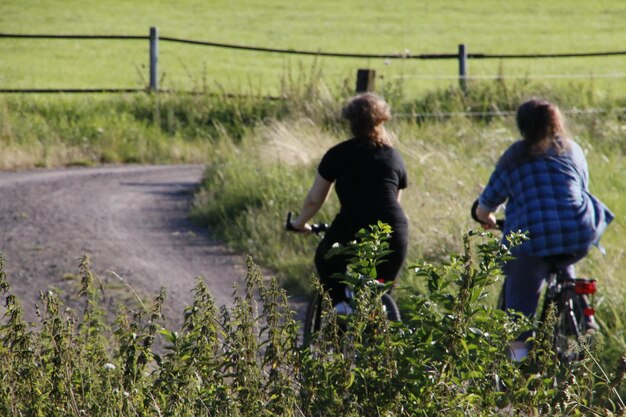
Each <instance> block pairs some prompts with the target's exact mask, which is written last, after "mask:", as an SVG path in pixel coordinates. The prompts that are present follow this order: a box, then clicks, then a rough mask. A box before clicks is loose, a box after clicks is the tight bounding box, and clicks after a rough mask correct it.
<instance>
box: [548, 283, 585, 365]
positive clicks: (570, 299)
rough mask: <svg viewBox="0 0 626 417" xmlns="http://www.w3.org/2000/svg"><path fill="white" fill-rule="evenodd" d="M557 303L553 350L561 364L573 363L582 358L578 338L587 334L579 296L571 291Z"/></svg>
mask: <svg viewBox="0 0 626 417" xmlns="http://www.w3.org/2000/svg"><path fill="white" fill-rule="evenodd" d="M561 297H562V298H561V300H559V303H558V316H557V322H556V328H555V331H554V350H555V352H556V354H557V356H558V358H559V359H560V360H561V361H562V362H566V363H568V362H574V361H577V360H580V359H582V358H583V356H584V352H583V350H582V349H581V348H580V338H581V336H584V335H585V334H586V333H587V330H589V329H588V327H587V321H586V319H585V314H584V308H585V307H584V303H583V300H582V299H581V295H579V294H576V292H575V291H574V290H573V289H567V290H565V291H564V292H563V294H562V296H561Z"/></svg>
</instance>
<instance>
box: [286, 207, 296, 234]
mask: <svg viewBox="0 0 626 417" xmlns="http://www.w3.org/2000/svg"><path fill="white" fill-rule="evenodd" d="M292 215H293V212H291V211H290V212H289V213H287V221H286V222H285V230H286V231H288V232H297V230H296V228H295V227H293V225H292V224H291V216H292Z"/></svg>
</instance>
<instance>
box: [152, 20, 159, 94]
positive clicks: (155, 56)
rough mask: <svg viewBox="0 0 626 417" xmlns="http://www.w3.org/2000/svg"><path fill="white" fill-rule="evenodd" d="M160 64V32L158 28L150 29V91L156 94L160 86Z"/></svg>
mask: <svg viewBox="0 0 626 417" xmlns="http://www.w3.org/2000/svg"><path fill="white" fill-rule="evenodd" d="M158 62H159V31H158V29H157V28H156V27H154V26H152V27H151V28H150V91H153V92H156V91H157V90H158V88H159V86H158V78H157V77H158V71H157V64H158Z"/></svg>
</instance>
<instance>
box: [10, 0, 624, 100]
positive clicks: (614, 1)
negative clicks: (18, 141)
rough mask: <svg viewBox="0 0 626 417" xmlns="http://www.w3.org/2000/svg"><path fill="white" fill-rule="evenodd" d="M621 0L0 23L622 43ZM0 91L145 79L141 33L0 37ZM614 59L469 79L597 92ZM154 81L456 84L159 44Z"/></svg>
mask: <svg viewBox="0 0 626 417" xmlns="http://www.w3.org/2000/svg"><path fill="white" fill-rule="evenodd" d="M625 17H626V5H625V4H624V3H623V2H621V1H619V0H603V1H594V2H588V1H582V0H576V1H567V2H566V1H563V0H560V1H552V2H542V1H538V0H535V1H512V2H504V3H503V2H499V1H495V0H490V1H480V0H471V1H461V0H455V1H446V2H414V1H411V0H400V1H394V2H392V3H385V2H363V1H359V0H349V1H342V2H335V1H332V0H321V1H316V2H308V1H301V0H298V1H294V2H289V4H285V3H284V2H282V1H278V0H268V1H264V2H258V1H250V0H248V1H242V0H236V1H226V0H217V1H211V2H203V1H200V0H187V1H184V2H176V3H174V2H165V1H159V2H153V1H147V0H137V1H133V2H125V1H121V0H115V1H107V2H81V1H78V0H64V1H62V2H54V1H34V0H6V1H3V2H2V4H0V27H1V28H2V30H1V31H2V32H4V33H49V34H128V35H145V36H147V35H148V33H149V28H150V27H151V26H157V27H158V28H159V31H160V34H161V35H162V36H170V37H178V38H187V39H194V40H202V41H211V42H221V43H228V44H241V45H250V46H260V47H268V48H278V49H297V50H307V51H318V50H319V51H323V52H346V53H348V52H350V53H362V54H377V53H378V54H394V53H405V52H406V53H409V54H426V53H452V54H454V53H456V52H457V47H458V45H459V44H461V43H463V44H466V45H467V48H468V51H469V52H470V53H485V54H508V53H518V54H529V53H570V52H604V51H616V50H623V49H624V47H623V40H624V39H626V25H624V24H623V22H624V18H625ZM0 54H2V56H4V57H9V59H3V60H2V61H1V62H0V88H63V87H66V88H69V87H76V88H91V87H93V88H96V87H111V88H127V87H134V88H137V87H143V86H145V85H147V83H148V70H147V65H148V41H147V40H132V41H101V40H24V39H17V40H16V39H0ZM625 59H626V58H625V57H624V56H617V57H597V58H566V59H535V60H526V59H514V60H498V59H492V60H491V59H490V60H471V61H470V63H469V73H470V75H473V76H478V77H494V76H497V75H504V76H508V77H515V78H518V77H522V78H525V77H529V78H532V79H534V78H539V79H542V80H547V81H549V82H550V83H554V84H563V83H566V84H567V83H569V82H571V81H572V80H576V79H580V78H584V79H589V78H593V81H591V82H593V83H594V86H595V87H597V88H600V89H602V90H603V91H604V92H605V93H606V94H609V95H610V94H613V95H619V94H623V93H624V92H625V91H626V81H625V80H624V74H623V68H624V62H625ZM159 64H160V78H161V85H162V86H163V87H166V88H181V89H190V88H196V89H200V88H204V87H206V88H209V89H211V90H219V89H223V90H226V91H233V92H254V93H263V94H276V93H278V92H280V89H281V82H283V83H284V82H285V81H286V80H287V79H289V77H293V76H298V75H299V74H300V73H301V71H304V72H306V71H309V70H311V68H312V67H314V66H320V67H322V69H323V74H324V77H325V79H326V81H327V83H328V84H329V85H331V86H337V85H341V84H343V83H348V84H350V85H353V84H354V79H355V73H356V70H357V69H358V68H372V69H375V70H376V71H377V76H378V78H377V84H378V85H379V87H380V88H382V89H392V88H395V87H397V86H398V84H402V85H403V86H405V92H406V93H407V94H409V95H414V94H419V93H422V92H424V91H426V90H432V89H433V88H435V87H442V86H447V85H450V84H455V83H456V80H455V78H454V77H455V76H457V74H458V63H457V62H456V61H455V60H434V61H433V60H429V61H423V60H386V59H344V58H320V59H316V58H314V57H304V56H300V55H284V54H274V53H261V52H250V51H236V50H231V49H220V48H214V47H205V46H194V45H182V44H178V43H167V42H161V44H160V59H159Z"/></svg>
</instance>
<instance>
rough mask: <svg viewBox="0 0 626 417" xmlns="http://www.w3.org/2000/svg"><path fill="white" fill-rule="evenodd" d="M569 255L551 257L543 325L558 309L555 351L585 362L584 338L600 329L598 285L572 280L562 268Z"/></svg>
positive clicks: (499, 225)
mask: <svg viewBox="0 0 626 417" xmlns="http://www.w3.org/2000/svg"><path fill="white" fill-rule="evenodd" d="M477 207H478V200H476V201H475V202H474V204H473V205H472V209H471V215H472V218H473V219H474V220H475V221H477V222H478V223H481V224H482V222H481V221H480V219H478V217H477V216H476V208H477ZM496 226H497V229H498V230H502V229H503V227H504V221H503V220H501V219H498V220H497V222H496ZM568 256H569V255H567V254H565V255H556V256H551V257H549V258H548V259H549V262H550V270H549V273H548V277H547V278H546V283H545V290H544V292H543V302H542V303H541V310H540V311H541V313H540V316H539V317H540V322H541V323H544V322H545V320H546V319H547V317H548V314H549V312H550V310H551V309H554V310H555V316H556V322H555V325H554V351H555V353H556V355H557V357H558V358H559V360H560V361H562V362H565V363H569V362H573V361H576V360H580V359H582V357H583V356H584V355H583V351H582V349H576V347H577V346H579V343H580V338H581V337H582V336H584V335H585V334H587V332H588V331H589V330H598V326H597V324H596V321H595V310H594V308H593V307H592V304H590V301H589V297H591V296H593V295H594V294H595V293H596V291H597V283H596V280H594V279H589V278H572V277H571V276H570V274H569V273H568V272H567V270H566V269H564V268H560V267H559V266H558V265H562V264H564V262H563V261H566V260H567V258H568ZM504 306H505V299H504V284H503V287H502V290H501V292H500V296H499V298H498V308H500V309H504Z"/></svg>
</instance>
